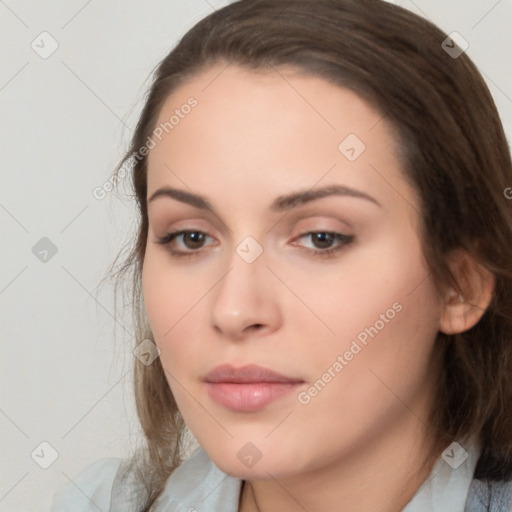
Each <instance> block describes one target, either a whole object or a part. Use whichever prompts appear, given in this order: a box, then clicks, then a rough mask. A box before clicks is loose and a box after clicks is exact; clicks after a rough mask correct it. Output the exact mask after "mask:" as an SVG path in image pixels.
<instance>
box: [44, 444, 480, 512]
mask: <svg viewBox="0 0 512 512" xmlns="http://www.w3.org/2000/svg"><path fill="white" fill-rule="evenodd" d="M465 448H466V451H467V452H468V457H467V459H466V460H464V461H463V462H462V463H460V465H458V467H456V468H453V467H452V465H455V464H448V462H446V461H447V460H449V459H448V458H447V457H446V454H445V456H444V458H443V456H441V457H440V458H439V459H438V460H437V462H436V464H435V466H434V467H433V469H432V471H431V473H430V476H429V477H428V478H427V479H426V480H425V482H424V483H423V485H422V486H421V487H420V488H419V489H418V491H417V492H416V494H415V495H414V497H413V498H412V500H411V501H410V502H409V503H408V504H407V506H406V507H405V508H404V509H403V510H402V512H463V511H464V507H465V503H466V498H467V495H468V490H469V486H470V484H471V481H472V477H473V473H474V470H475V466H476V463H477V461H478V457H479V455H480V447H479V445H478V444H477V443H475V442H473V443H470V444H469V445H468V446H465ZM443 453H444V452H443ZM121 462H122V460H121V459H116V458H110V459H100V460H98V461H96V462H94V463H93V464H91V465H90V466H88V467H87V468H86V469H85V470H84V471H83V472H82V473H80V474H79V475H78V477H77V478H75V479H73V482H67V483H66V484H65V485H64V486H62V487H61V488H60V489H59V490H58V491H57V492H56V493H55V496H54V501H53V504H52V508H51V510H50V512H98V510H101V511H102V512H132V511H134V512H135V509H134V505H133V501H132V500H133V497H134V496H135V494H136V492H135V491H134V486H130V485H129V484H124V485H119V484H118V483H116V474H118V469H119V468H120V465H121ZM241 486H242V480H241V479H237V478H233V477H230V476H228V475H226V474H225V473H223V472H222V471H221V470H220V469H219V468H217V466H215V464H214V463H213V462H212V461H211V459H210V458H209V457H208V455H207V454H206V452H205V451H204V450H203V449H202V448H201V447H200V448H198V449H197V450H196V451H195V452H194V453H193V454H192V455H191V457H189V458H188V459H187V460H186V461H184V462H183V463H182V464H181V465H180V466H179V467H178V468H177V469H176V470H175V471H174V472H173V473H172V475H171V476H170V477H169V479H168V480H167V483H166V486H165V489H164V491H163V492H162V494H161V495H160V497H159V498H158V500H157V502H156V503H155V504H154V506H153V507H152V508H151V512H171V511H172V512H238V502H239V496H240V491H241ZM113 489H114V490H113ZM130 491H132V492H130ZM137 512H138V511H137Z"/></svg>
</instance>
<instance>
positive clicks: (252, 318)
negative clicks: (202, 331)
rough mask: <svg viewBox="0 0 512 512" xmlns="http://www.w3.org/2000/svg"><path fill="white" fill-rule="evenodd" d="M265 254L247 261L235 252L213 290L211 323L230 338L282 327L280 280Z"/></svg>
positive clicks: (239, 337)
mask: <svg viewBox="0 0 512 512" xmlns="http://www.w3.org/2000/svg"><path fill="white" fill-rule="evenodd" d="M264 254H265V253H264V252H263V254H261V255H260V256H259V257H258V258H257V259H256V260H255V261H253V262H252V263H247V262H246V261H244V260H243V259H242V258H241V257H240V256H239V255H238V254H237V253H235V254H234V255H233V258H231V260H230V269H229V271H228V272H227V273H226V274H225V275H224V277H223V278H222V279H221V281H220V283H219V284H218V285H217V286H216V287H215V288H214V290H213V301H212V306H211V324H212V326H213V328H214V329H215V330H216V331H217V332H218V333H220V334H222V335H223V336H224V337H225V338H227V339H230V340H241V339H244V338H246V337H247V336H250V335H255V334H257V335H266V334H269V333H272V332H274V331H275V330H276V329H279V326H280V324H281V322H282V313H281V310H280V307H279V290H278V280H276V278H275V276H274V275H273V274H272V272H271V271H270V270H269V269H268V268H267V266H266V263H265V258H264Z"/></svg>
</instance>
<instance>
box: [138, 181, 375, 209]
mask: <svg viewBox="0 0 512 512" xmlns="http://www.w3.org/2000/svg"><path fill="white" fill-rule="evenodd" d="M328 196H346V197H356V198H358V199H365V200H367V201H370V202H372V203H374V204H376V205H377V206H379V207H380V208H382V205H381V203H379V201H377V200H376V199H375V198H374V197H372V196H370V195H368V194H366V193H365V192H362V191H360V190H356V189H353V188H350V187H346V186H343V185H328V186H326V187H323V188H318V189H315V190H302V191H298V192H293V193H291V194H287V195H282V196H279V197H277V198H276V199H274V201H272V203H271V204H270V210H272V211H274V212H282V211H285V210H288V209H290V208H293V207H294V206H300V205H303V204H306V203H310V202H311V201H316V200H318V199H322V198H324V197H328ZM159 197H168V198H171V199H175V200H177V201H180V202H182V203H186V204H189V205H191V206H194V207H195V208H199V209H201V210H208V211H210V212H212V213H213V214H215V215H217V213H216V211H215V208H214V207H213V206H212V204H211V202H210V201H208V199H206V198H205V197H203V196H200V195H198V194H193V193H190V192H186V191H185V190H179V189H176V188H172V187H162V188H159V189H157V190H156V191H155V192H153V194H152V195H151V197H150V198H149V199H148V204H149V203H151V202H152V201H154V200H155V199H157V198H159Z"/></svg>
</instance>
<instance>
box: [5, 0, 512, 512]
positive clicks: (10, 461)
mask: <svg viewBox="0 0 512 512" xmlns="http://www.w3.org/2000/svg"><path fill="white" fill-rule="evenodd" d="M225 3H227V2H215V1H214V0H186V1H184V0H172V1H169V0H167V1H165V0H154V1H153V2H143V1H142V0H133V1H130V2H126V1H125V2H122V1H121V0H104V1H100V0H89V1H86V0H73V1H70V0H68V1H64V0H54V1H52V2H29V1H27V0H24V1H16V0H9V1H7V0H6V1H1V0H0V37H1V41H2V44H1V46H0V52H1V62H2V66H1V70H0V106H1V111H0V113H1V124H0V130H1V133H0V148H1V166H2V167H1V180H2V181H1V187H0V226H1V236H2V238H1V240H2V246H1V263H2V264H1V269H0V314H1V317H0V318H1V343H2V345H1V347H2V357H1V367H0V378H1V381H2V382H1V390H2V391H1V395H0V439H1V446H0V448H1V453H2V457H1V458H2V468H1V475H0V510H2V511H9V512H16V511H23V512H31V511H38V512H40V511H42V510H47V509H48V507H49V504H50V499H51V496H52V494H53V492H54V491H55V489H56V488H57V487H58V486H59V485H60V484H62V483H63V482H65V481H66V480H67V477H70V478H73V477H74V476H76V474H77V473H78V472H79V471H81V470H82V469H83V468H84V467H85V466H86V465H88V464H89V463H91V462H92V461H94V460H96V459H98V458H101V457H111V456H113V457H123V456H126V455H127V454H128V450H129V447H130V443H131V442H132V441H133V440H134V439H135V436H136V435H137V429H138V424H137V422H136V418H135V416H134V408H133V401H132V397H131V377H130V370H131V366H132V358H133V355H132V349H133V343H134V339H133V336H132V335H131V334H130V330H129V319H128V318H122V317H119V318H118V319H117V327H116V331H115V333H116V337H115V338H114V327H115V325H116V321H114V318H113V317H114V309H113V302H112V293H111V286H110V284H109V283H108V282H107V284H106V285H105V286H104V287H103V288H98V285H99V283H100V281H101V279H102V278H103V277H104V275H105V272H106V270H107V267H108V265H109V264H110V263H111V261H112V260H113V258H114V256H115V255H116V254H117V252H118V251H119V250H120V249H121V247H122V244H123V242H124V241H125V239H126V237H130V236H131V234H132V233H133V229H134V219H135V209H134V205H133V204H131V203H130V201H128V200H127V201H125V202H122V201H120V200H119V199H118V198H117V197H116V196H114V195H113V194H107V197H106V198H105V199H103V200H97V199H95V198H94V197H93V195H92V191H93V189H94V188H95V187H97V186H101V185H102V184H103V183H104V182H105V181H106V180H107V179H108V178H109V176H110V174H111V172H112V170H113V168H114V167H115V165H116V163H117V162H118V161H119V159H120V157H121V155H122V152H123V149H124V148H125V147H126V143H127V141H128V137H129V136H130V134H131V132H132V130H133V128H134V126H135V124H136V121H137V115H138V113H139V111H140V107H141V100H142V98H143V95H144V93H145V91H146V88H147V86H148V84H149V81H148V75H149V73H150V72H151V70H152V69H153V68H154V66H155V65H156V64H157V63H158V62H159V60H160V59H162V58H163V57H164V56H165V54H166V53H167V52H168V51H169V50H170V49H171V47H172V46H173V45H174V44H175V43H176V42H177V40H178V38H179V37H180V36H181V35H183V34H184V33H185V31H186V30H187V29H188V28H190V27H191V26H192V25H193V24H194V23H196V22H197V21H198V20H199V19H201V18H202V17H203V16H205V15H206V14H208V13H210V12H211V11H212V9H213V8H216V7H219V6H222V5H224V4H225ZM394 3H397V4H399V5H403V6H404V7H406V8H409V9H411V10H412V11H414V12H417V13H418V14H422V15H423V16H426V17H428V18H429V19H431V20H432V21H433V22H434V23H436V24H437V25H439V26H440V27H441V28H442V29H443V30H444V31H445V32H446V33H450V32H452V31H457V32H459V33H460V34H462V36H463V37H464V38H465V39H466V40H467V41H468V42H469V49H468V53H469V55H470V56H471V57H472V58H473V60H474V61H475V63H476V64H477V66H478V67H479V69H480V70H481V72H482V73H483V74H484V77H485V78H486V80H487V83H488V85H489V87H490V90H491V92H492V94H493V96H494V99H495V101H496V103H497V105H498V108H499V110H500V112H501V115H502V120H503V122H504V125H505V128H506V132H507V134H508V136H509V140H510V134H511V133H512V65H511V51H510V50H511V48H512V36H511V32H510V26H511V22H512V0H501V1H496V0H473V1H467V0H456V1H450V2H449V3H448V2H446V1H445V0H415V1H414V2H412V1H409V0H404V1H396V2H394ZM43 31H47V32H49V33H50V34H51V36H52V37H53V38H54V39H55V40H56V41H57V43H58V45H59V46H58V49H57V50H56V51H55V52H54V53H53V54H52V55H51V56H49V57H48V58H46V59H44V58H41V57H40V56H39V55H38V53H36V52H35V51H34V50H33V49H32V48H31V44H32V41H34V40H35V41H36V44H39V45H40V46H42V45H43V43H41V42H40V41H41V39H40V34H41V32H43ZM38 41H39V43H38ZM48 41H49V40H48V39H47V40H46V42H45V43H44V45H45V48H46V49H48V48H49V46H48V45H49V42H48ZM440 43H441V42H440ZM42 50H43V48H41V49H40V51H42ZM510 185H511V186H512V183H511V184H510ZM42 237H47V238H49V239H50V240H51V241H52V242H53V244H55V246H56V247H57V253H56V254H55V255H54V256H53V257H51V258H49V259H48V261H47V262H42V261H40V260H39V259H38V258H37V257H36V256H35V255H34V254H33V252H32V248H33V246H34V245H35V244H36V243H37V242H38V241H39V240H40V239H41V238H42ZM123 326H126V330H125V328H124V327H123ZM139 341H140V340H139ZM41 442H48V443H49V444H50V445H51V446H52V447H53V448H54V449H55V450H56V452H57V453H58V458H57V459H56V460H55V462H54V463H53V464H51V465H50V466H49V467H48V469H43V468H41V467H40V466H39V465H38V464H37V463H36V462H35V461H34V459H36V460H38V461H39V462H40V463H43V464H44V462H45V461H46V462H48V461H50V459H49V457H51V453H52V452H51V450H49V449H48V448H45V447H44V446H43V447H40V443H41ZM34 450H36V451H35V455H34V459H33V458H32V457H31V454H32V453H33V451H34Z"/></svg>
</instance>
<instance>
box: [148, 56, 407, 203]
mask: <svg viewBox="0 0 512 512" xmlns="http://www.w3.org/2000/svg"><path fill="white" fill-rule="evenodd" d="M189 105H194V106H193V107H189ZM155 129H156V130H159V132H158V136H157V137H155V132H153V136H152V138H153V140H154V142H155V146H154V147H153V149H151V151H150V153H149V157H148V164H149V165H148V195H150V194H151V192H152V191H154V190H155V189H156V188H158V187H159V186H163V185H165V184H174V185H181V186H182V187H183V185H184V184H185V185H189V186H190V188H192V189H194V190H201V191H203V192H204V191H209V190H210V189H211V188H212V187H215V186H216V185H219V184H222V183H224V184H226V185H227V184H229V186H228V187H227V188H228V189H229V193H228V192H226V199H229V198H230V199H231V200H233V197H232V196H230V195H229V194H230V193H231V192H232V191H233V190H234V189H235V188H236V190H237V191H238V192H239V194H242V195H243V193H244V191H246V192H247V193H248V194H249V195H252V196H254V195H257V193H258V191H261V192H262V193H264V195H265V197H266V198H267V199H268V197H269V196H271V197H274V196H277V195H278V194H279V193H280V192H282V191H290V190H293V189H294V188H304V187H307V186H308V185H309V186H310V187H313V186H314V185H315V183H317V182H319V181H322V184H323V185H324V184H329V183H340V184H344V185H347V186H354V187H356V186H357V187H359V188H364V189H366V190H367V191H370V190H372V191H373V194H374V195H379V196H380V197H381V199H382V202H386V200H391V201H392V200H394V199H396V197H393V196H396V194H397V193H398V194H399V195H400V194H402V195H406V196H409V197H410V196H413V195H414V191H413V190H411V189H410V188H409V187H408V185H407V183H405V181H404V180H403V175H402V172H403V171H402V166H401V163H400V161H399V158H398V156H397V150H398V144H397V142H398V141H397V140H396V139H395V137H394V136H393V134H392V130H391V127H390V125H389V124H388V123H387V121H386V120H385V119H384V118H383V116H382V115H381V113H380V112H379V111H377V110H375V109H374V108H373V107H372V106H371V105H369V104H368V103H367V102H366V101H364V100H363V99H362V98H361V97H359V96H358V95H357V94H356V93H354V92H353V91H351V90H349V89H346V88H341V87H339V86H337V85H334V84H332V83H330V82H328V81H326V80H324V79H322V78H319V77H315V76H312V75H308V74H306V73H304V72H301V71H299V70H295V69H292V68H279V69H277V68H274V69H272V68H271V69H269V70H265V71H253V70H248V69H245V68H242V67H239V66H235V65H233V64H231V65H227V66H226V64H218V65H215V66H212V67H210V68H208V69H206V70H204V71H202V72H201V73H199V74H197V75H195V76H194V77H192V78H190V79H188V80H187V81H186V82H185V83H183V84H182V85H181V86H180V87H179V88H178V89H176V90H175V91H174V92H173V93H172V94H171V95H170V96H169V97H168V98H167V100H166V101H165V103H164V105H163V107H162V108H161V110H160V112H159V116H158V120H157V122H156V125H155ZM394 189H395V190H394ZM402 200H403V199H402ZM411 201H414V199H413V198H412V197H411ZM241 202H242V201H241Z"/></svg>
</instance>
